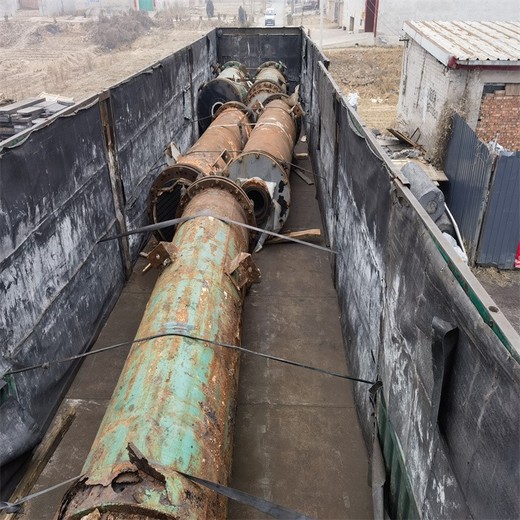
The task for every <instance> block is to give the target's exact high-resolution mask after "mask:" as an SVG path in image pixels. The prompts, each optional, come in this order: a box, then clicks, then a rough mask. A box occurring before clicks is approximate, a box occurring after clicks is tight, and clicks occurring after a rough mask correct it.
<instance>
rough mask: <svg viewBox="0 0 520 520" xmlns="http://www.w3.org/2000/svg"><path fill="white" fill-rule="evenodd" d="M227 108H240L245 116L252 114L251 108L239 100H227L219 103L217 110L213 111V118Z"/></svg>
mask: <svg viewBox="0 0 520 520" xmlns="http://www.w3.org/2000/svg"><path fill="white" fill-rule="evenodd" d="M228 108H238V110H242V112H244V114H245V115H246V116H250V115H251V114H252V113H251V109H250V108H249V107H247V106H246V105H244V103H241V102H240V101H228V102H227V103H222V105H220V107H219V108H218V110H217V111H216V112H215V118H216V117H217V116H218V115H219V114H221V113H222V112H224V110H226V109H228Z"/></svg>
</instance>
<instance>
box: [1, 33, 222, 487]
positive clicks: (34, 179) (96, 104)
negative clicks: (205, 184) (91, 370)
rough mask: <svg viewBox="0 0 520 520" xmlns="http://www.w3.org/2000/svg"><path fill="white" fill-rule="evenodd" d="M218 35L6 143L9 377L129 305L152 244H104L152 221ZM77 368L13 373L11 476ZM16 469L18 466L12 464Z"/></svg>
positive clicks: (5, 366) (78, 344)
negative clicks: (159, 187)
mask: <svg viewBox="0 0 520 520" xmlns="http://www.w3.org/2000/svg"><path fill="white" fill-rule="evenodd" d="M215 61H216V38H215V32H214V31H213V32H212V33H210V34H208V35H207V36H206V37H204V38H202V39H200V40H198V41H197V42H195V43H193V44H192V45H190V46H188V47H186V48H184V49H182V50H180V51H178V52H176V53H175V54H173V55H171V56H169V57H168V58H165V59H163V60H161V61H160V62H157V63H155V64H153V65H152V66H151V67H150V68H148V69H146V70H144V71H142V72H141V73H138V74H136V75H135V76H133V77H131V78H129V79H128V80H126V81H123V82H122V83H120V84H118V85H116V86H114V87H112V88H110V89H109V90H108V91H106V92H103V93H102V94H101V95H99V96H95V97H93V98H91V99H89V100H87V101H85V102H84V103H82V104H80V105H76V106H74V107H71V109H70V110H69V111H68V113H67V115H66V116H61V117H59V118H58V119H57V120H56V121H53V122H52V123H51V124H47V125H46V126H42V127H40V128H39V129H37V130H34V131H32V132H25V133H24V134H21V135H18V136H15V137H14V138H13V139H11V140H9V141H6V142H4V143H3V148H2V149H1V154H0V294H2V298H0V377H1V376H3V375H4V374H5V372H8V371H9V370H12V369H17V368H21V367H26V366H30V365H34V364H38V363H41V362H45V361H50V360H55V359H59V358H63V357H67V356H71V355H75V354H79V353H80V352H83V351H84V350H86V349H87V348H88V346H89V345H91V344H92V342H93V341H94V339H95V338H96V336H97V334H98V333H99V330H100V328H101V326H102V325H103V323H104V319H105V318H106V316H107V315H108V313H109V312H110V310H111V308H112V306H113V305H114V304H115V302H116V301H117V298H118V297H119V293H120V291H121V289H122V287H123V285H124V281H125V275H126V274H127V273H128V269H129V267H130V266H131V264H132V262H133V261H134V260H135V259H136V258H137V256H138V254H139V250H140V248H141V245H142V244H143V242H144V240H145V239H146V237H145V236H143V235H133V236H132V237H131V238H130V239H129V240H128V241H127V240H126V239H124V240H121V241H118V240H113V241H108V242H103V243H100V244H97V243H96V242H97V240H98V239H100V238H102V237H105V236H110V235H114V234H116V233H118V232H121V231H124V230H126V229H130V228H134V227H138V226H141V225H143V224H146V223H148V216H147V205H148V201H147V197H148V192H149V188H150V186H151V184H152V182H153V180H154V179H155V177H156V176H157V174H158V172H159V170H160V168H161V166H162V165H163V164H164V148H165V146H166V145H167V144H168V143H169V142H171V141H174V142H175V143H176V144H177V146H178V147H179V148H180V149H181V151H183V152H184V151H185V150H186V149H187V148H188V147H189V145H190V144H191V143H192V142H193V141H194V140H195V138H196V137H197V133H198V129H197V122H196V121H195V119H196V116H195V114H196V106H195V103H196V96H197V92H198V89H199V87H200V86H201V85H202V83H204V82H205V81H207V80H208V79H210V77H211V70H210V68H209V67H208V63H214V62H215ZM74 368H75V364H73V363H70V362H69V363H61V364H54V365H51V366H50V367H49V368H48V369H47V370H35V371H28V372H23V373H20V374H16V375H13V376H9V377H10V384H9V396H8V399H4V396H5V392H3V393H2V400H3V401H4V402H0V414H1V416H2V420H1V421H0V444H1V445H2V453H1V454H0V455H1V457H0V481H1V484H2V486H1V487H2V493H3V494H5V493H7V496H8V489H9V486H8V483H7V479H8V477H7V474H8V473H10V472H11V471H10V469H9V468H8V466H9V465H10V464H11V462H12V461H14V460H15V459H16V458H17V457H19V456H20V455H22V454H23V453H24V452H26V451H27V450H28V449H31V448H32V446H33V445H34V443H35V442H36V441H37V440H38V438H40V437H41V434H42V432H43V431H44V430H45V427H46V424H47V423H48V421H49V419H50V417H52V414H53V412H54V410H55V408H56V406H57V404H58V402H59V399H60V397H61V395H62V394H63V392H64V391H65V389H66V387H67V385H68V382H69V381H70V378H71V376H72V375H73V371H74ZM11 469H12V468H11Z"/></svg>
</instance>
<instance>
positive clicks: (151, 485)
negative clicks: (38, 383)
mask: <svg viewBox="0 0 520 520" xmlns="http://www.w3.org/2000/svg"><path fill="white" fill-rule="evenodd" d="M270 74H271V72H270V71H267V68H264V69H263V70H262V77H261V81H262V82H264V85H265V86H266V89H271V88H272V87H271V84H272V81H271V80H272V78H273V77H274V78H275V79H276V77H278V76H277V75H276V73H274V74H273V75H272V76H269V77H268V75H270ZM284 85H285V83H284ZM262 92H263V91H262V90H261V89H260V88H257V89H256V92H255V93H254V95H252V96H251V100H254V103H256V108H255V111H253V110H252V108H251V107H249V108H248V107H246V106H244V105H241V104H237V102H236V101H234V102H231V103H228V102H226V103H224V104H223V105H222V106H221V107H219V108H218V110H217V111H216V113H215V116H216V117H215V119H214V121H213V122H212V124H211V125H210V126H209V128H208V129H207V130H206V132H205V133H204V134H203V135H202V136H201V138H200V139H199V140H198V141H197V142H196V143H195V144H194V145H193V146H192V147H191V148H190V149H189V150H188V151H187V152H186V153H185V154H184V155H182V156H181V157H180V158H179V159H178V161H177V163H176V164H175V165H173V166H171V167H169V168H167V169H166V170H165V171H164V172H162V173H161V175H160V176H159V178H158V179H157V181H156V183H155V184H154V187H153V188H152V193H151V198H152V199H154V198H155V200H156V206H157V201H158V200H161V198H162V197H164V196H165V194H166V195H171V194H172V193H175V192H176V198H177V199H178V200H176V204H175V205H176V207H175V212H176V214H177V215H179V216H181V215H182V216H183V217H193V218H191V219H190V220H187V221H185V222H183V223H182V224H179V226H178V227H177V229H176V230H175V233H174V234H173V239H172V240H171V241H163V242H160V243H159V244H158V246H157V247H156V248H155V249H154V250H153V251H152V252H151V253H150V254H149V255H148V258H149V260H150V263H151V264H153V265H156V266H161V267H162V268H163V270H162V273H161V275H160V277H159V279H158V281H157V283H156V286H155V288H154V291H153V293H152V295H151V298H150V300H149V302H148V305H147V307H146V311H145V314H144V316H143V319H142V321H141V325H140V327H139V330H138V332H137V335H136V338H143V337H150V336H160V337H155V339H151V340H148V341H145V342H140V343H135V344H134V346H133V347H132V349H131V351H130V353H129V355H128V358H127V360H126V363H125V366H124V368H123V371H122V373H121V376H120V378H119V381H118V384H117V386H116V389H115V391H114V394H113V396H112V399H111V401H110V404H109V406H108V409H107V411H106V414H105V416H104V419H103V422H102V424H101V426H100V429H99V432H98V434H97V436H96V439H95V441H94V444H93V446H92V448H91V451H90V454H89V456H88V458H87V460H86V462H85V465H84V468H83V474H84V477H83V478H82V479H80V480H79V481H78V483H77V484H75V485H74V486H73V487H72V488H71V489H70V490H69V492H68V493H67V495H66V496H65V497H64V500H63V503H62V507H61V509H60V511H59V514H58V518H60V519H64V518H84V517H86V516H87V515H90V514H95V515H97V513H96V510H97V512H98V513H100V516H96V518H111V519H114V520H116V519H123V518H125V519H132V518H172V519H173V518H176V519H177V518H183V519H184V518H186V519H188V518H191V519H201V520H202V519H206V518H215V519H223V518H225V517H226V510H227V502H226V499H224V498H222V497H221V496H220V495H218V494H216V493H214V492H212V491H209V490H208V489H206V488H203V487H200V486H199V485H197V484H194V483H193V482H192V481H191V480H190V479H189V478H187V477H186V476H184V475H183V474H190V475H194V476H197V477H199V478H203V479H206V480H210V481H213V482H217V483H220V484H224V485H226V484H227V482H228V480H229V475H230V469H231V453H232V437H233V418H234V411H235V401H236V388H237V381H238V368H239V355H238V353H237V352H236V351H233V350H228V349H224V348H220V347H218V346H215V344H213V343H211V342H220V343H227V344H233V345H239V344H240V322H241V312H242V304H243V300H244V296H245V293H246V291H247V288H248V287H249V286H250V284H251V283H255V282H258V281H259V279H260V272H259V270H258V269H257V268H256V266H255V265H254V262H253V260H252V257H251V255H250V254H249V253H248V251H250V250H251V248H252V246H254V242H253V243H252V240H251V238H252V235H251V233H250V232H248V231H247V230H246V229H245V228H244V227H242V226H239V225H230V224H228V223H226V222H225V221H224V220H225V219H231V220H233V221H235V222H238V223H242V224H249V225H252V226H255V225H256V224H260V225H261V226H262V228H263V229H266V228H267V227H271V228H277V229H278V228H279V227H281V225H282V224H283V222H284V221H285V218H286V216H287V212H288V209H289V204H290V196H289V169H290V159H291V156H292V151H293V147H294V144H295V140H296V132H297V130H296V118H297V117H298V116H299V115H300V114H301V112H300V109H299V105H298V104H297V102H296V101H295V100H294V99H293V98H290V97H288V96H287V95H286V94H285V92H278V93H275V94H274V97H273V93H272V92H270V93H269V95H268V96H261V94H262ZM256 116H257V117H258V120H257V121H256V124H254V121H253V120H254V119H255V117H256ZM253 125H254V126H253ZM161 190H162V191H161ZM161 192H164V193H163V195H162V196H161V195H160V193H161ZM164 200H170V202H172V203H175V201H174V198H171V199H164ZM156 214H157V212H156ZM223 219H224V220H223ZM255 238H257V237H255ZM261 238H262V237H261V235H260V239H261ZM164 334H172V335H167V336H161V335H164Z"/></svg>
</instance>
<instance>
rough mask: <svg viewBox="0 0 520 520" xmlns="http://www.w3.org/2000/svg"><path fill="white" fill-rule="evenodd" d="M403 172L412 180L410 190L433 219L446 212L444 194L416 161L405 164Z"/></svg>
mask: <svg viewBox="0 0 520 520" xmlns="http://www.w3.org/2000/svg"><path fill="white" fill-rule="evenodd" d="M401 172H402V173H403V174H404V175H405V177H406V178H407V179H408V180H409V181H410V190H411V191H412V193H413V194H414V196H415V198H416V199H417V200H418V201H419V204H421V206H422V207H423V208H424V209H425V210H426V212H427V213H428V214H429V215H430V216H431V218H432V219H433V220H437V219H438V218H439V217H440V216H441V215H442V214H443V213H444V194H443V193H442V191H441V190H440V189H439V188H437V187H436V186H435V185H434V184H433V182H432V181H431V179H430V177H428V174H427V173H426V172H425V171H424V170H423V169H422V168H421V167H420V166H419V165H418V164H415V163H412V162H410V163H408V164H405V165H404V166H403V167H402V168H401Z"/></svg>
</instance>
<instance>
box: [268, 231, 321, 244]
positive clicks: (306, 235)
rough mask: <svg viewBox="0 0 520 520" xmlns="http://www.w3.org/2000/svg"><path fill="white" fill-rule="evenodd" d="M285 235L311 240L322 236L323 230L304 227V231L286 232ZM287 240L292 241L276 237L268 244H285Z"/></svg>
mask: <svg viewBox="0 0 520 520" xmlns="http://www.w3.org/2000/svg"><path fill="white" fill-rule="evenodd" d="M284 236H286V237H289V238H297V239H298V240H311V239H313V238H320V237H321V230H319V229H304V230H302V231H290V232H289V233H284ZM285 242H290V240H285V239H284V238H278V237H274V238H272V239H270V240H268V241H267V242H266V244H283V243H285Z"/></svg>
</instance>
